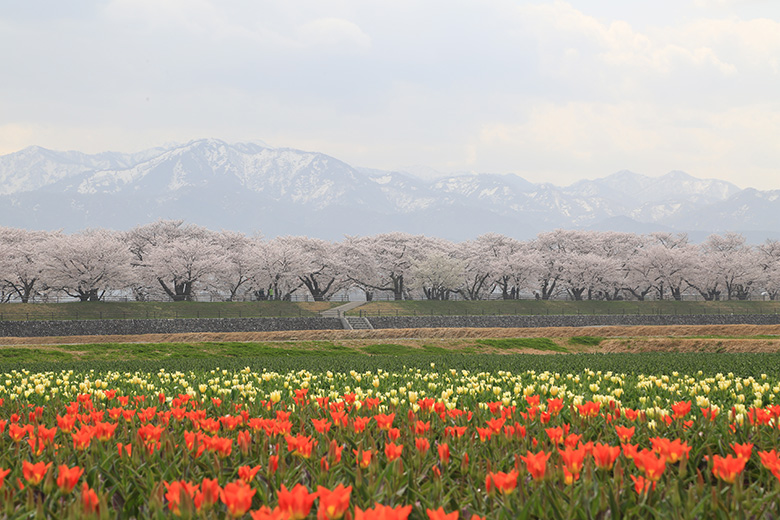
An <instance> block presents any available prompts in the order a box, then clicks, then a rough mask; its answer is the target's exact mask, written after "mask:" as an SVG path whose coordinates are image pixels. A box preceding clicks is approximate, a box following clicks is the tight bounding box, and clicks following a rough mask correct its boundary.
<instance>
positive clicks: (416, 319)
mask: <svg viewBox="0 0 780 520" xmlns="http://www.w3.org/2000/svg"><path fill="white" fill-rule="evenodd" d="M368 320H369V321H370V322H371V325H373V327H374V328H375V329H417V328H451V327H477V328H483V327H589V326H600V325H601V326H606V325H620V326H632V325H777V324H780V315H778V314H706V315H705V314H693V315H682V314H677V315H670V314H665V315H660V316H659V315H656V314H647V315H637V314H611V315H592V314H580V315H576V314H572V315H557V316H387V317H384V316H382V317H373V318H369V319H368Z"/></svg>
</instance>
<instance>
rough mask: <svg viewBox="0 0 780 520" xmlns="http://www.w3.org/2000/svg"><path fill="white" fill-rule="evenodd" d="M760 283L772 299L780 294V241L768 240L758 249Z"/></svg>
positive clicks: (775, 298)
mask: <svg viewBox="0 0 780 520" xmlns="http://www.w3.org/2000/svg"><path fill="white" fill-rule="evenodd" d="M757 260H758V267H759V269H760V275H759V283H760V285H761V287H762V288H763V289H764V291H765V292H766V294H767V296H769V299H770V300H777V299H778V296H780V241H778V240H767V241H766V242H765V243H763V244H762V245H760V246H759V247H758V249H757Z"/></svg>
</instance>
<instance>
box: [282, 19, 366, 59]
mask: <svg viewBox="0 0 780 520" xmlns="http://www.w3.org/2000/svg"><path fill="white" fill-rule="evenodd" d="M296 33H297V40H298V41H299V42H301V43H303V44H305V45H306V46H307V47H310V48H313V49H323V48H324V49H327V50H331V49H338V50H348V51H355V52H365V51H367V50H368V49H369V48H370V47H371V38H370V37H369V36H368V35H367V34H366V33H364V32H363V31H362V30H361V29H360V27H358V26H357V25H356V24H354V23H352V22H350V21H348V20H343V19H340V18H320V19H317V20H312V21H310V22H306V23H305V24H303V25H301V26H300V27H299V28H298V30H297V31H296Z"/></svg>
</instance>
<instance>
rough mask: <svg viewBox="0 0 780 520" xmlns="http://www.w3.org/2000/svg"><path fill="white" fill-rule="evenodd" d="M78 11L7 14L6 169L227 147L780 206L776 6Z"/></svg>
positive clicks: (141, 1) (405, 5)
mask: <svg viewBox="0 0 780 520" xmlns="http://www.w3.org/2000/svg"><path fill="white" fill-rule="evenodd" d="M65 5H66V3H62V2H56V1H54V0H48V1H46V0H31V1H30V2H21V3H18V5H13V6H11V7H9V6H6V8H5V9H4V10H3V11H2V12H1V13H0V46H1V47H2V48H4V49H14V52H6V53H3V54H2V55H0V68H2V70H3V72H4V74H3V78H4V79H3V81H2V82H0V121H2V126H0V153H8V152H11V151H15V150H17V149H20V148H22V147H24V146H28V145H32V144H38V145H41V146H46V147H50V148H58V149H65V148H69V149H80V150H83V151H100V150H105V149H113V150H124V151H133V150H137V149H141V148H145V147H148V146H153V145H157V144H159V143H160V142H166V141H186V140H188V139H191V138H196V137H207V136H209V137H210V136H213V137H219V138H224V139H228V140H234V141H240V140H253V139H262V140H265V141H267V142H269V143H271V144H275V145H280V146H291V147H297V148H303V149H314V150H317V151H323V152H326V153H330V154H332V155H335V156H337V157H339V158H341V159H343V160H346V161H348V162H350V163H352V164H356V165H365V166H372V167H377V168H393V167H395V166H398V165H402V164H425V165H428V166H430V167H433V168H435V169H437V170H442V171H462V170H473V171H478V172H483V171H484V172H488V171H489V172H494V173H509V172H516V173H519V174H521V175H523V176H525V177H526V178H528V179H529V180H533V181H540V180H547V181H550V182H555V183H559V184H561V183H567V182H571V181H573V180H576V179H578V178H582V177H595V176H602V175H607V174H609V173H612V172H613V171H615V170H618V169H623V168H627V169H632V170H635V171H638V172H640V173H644V174H650V175H660V174H663V173H666V171H668V170H671V169H681V170H686V171H688V172H689V173H691V174H693V175H697V176H701V177H706V176H719V177H722V178H724V179H728V180H731V181H733V182H735V183H737V184H739V185H746V184H747V183H750V184H752V185H755V186H757V187H762V188H771V187H774V188H780V183H778V181H777V180H776V175H774V172H772V169H771V168H772V165H773V164H778V163H780V149H778V147H777V146H776V144H775V143H774V142H773V136H777V135H778V134H780V120H778V117H777V116H776V114H778V113H780V110H778V108H780V107H779V106H778V104H779V103H780V102H778V101H777V94H776V93H777V92H778V91H780V64H778V59H780V5H778V4H777V3H774V2H760V1H741V2H738V1H720V0H710V1H700V0H691V1H689V2H677V1H673V0H659V1H658V2H653V3H652V4H649V3H635V2H623V1H618V0H572V1H571V2H562V1H550V2H542V1H537V2H524V1H521V2H517V1H510V0H489V1H476V0H472V1H466V2H457V3H453V2H450V1H444V0H432V1H430V2H423V3H421V2H413V1H411V0H399V1H397V2H384V1H380V0H342V1H339V2H321V1H316V0H302V1H301V2H294V3H292V2H268V1H261V2H257V1H253V0H228V1H224V2H222V1H220V2H217V1H216V0H132V1H131V0H112V1H110V2H98V1H97V0H95V1H91V2H90V1H78V2H73V3H70V2H69V3H67V5H68V6H69V7H68V8H66V7H64V6H65ZM36 13H43V14H36ZM774 140H776V139H774Z"/></svg>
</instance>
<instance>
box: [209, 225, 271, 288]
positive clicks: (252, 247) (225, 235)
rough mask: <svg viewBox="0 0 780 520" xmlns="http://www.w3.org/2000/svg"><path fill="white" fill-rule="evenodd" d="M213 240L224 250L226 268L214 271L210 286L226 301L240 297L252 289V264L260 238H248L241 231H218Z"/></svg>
mask: <svg viewBox="0 0 780 520" xmlns="http://www.w3.org/2000/svg"><path fill="white" fill-rule="evenodd" d="M214 240H215V241H216V243H217V244H218V245H219V247H220V248H221V250H222V251H223V252H224V253H223V254H224V260H225V265H226V269H224V270H223V271H218V272H216V273H214V276H213V277H211V288H212V290H213V292H214V294H215V295H216V296H217V297H223V295H224V299H226V300H228V301H233V300H236V299H240V296H241V295H244V294H247V293H250V292H251V291H252V285H253V283H252V282H253V276H252V275H253V274H254V271H253V269H252V266H253V262H254V257H255V255H256V254H258V253H259V251H258V248H257V247H256V246H257V243H258V242H260V241H261V240H262V238H261V237H260V236H256V237H253V238H251V239H250V238H249V237H247V236H246V235H244V234H243V233H237V232H234V231H220V232H219V233H217V234H216V235H214Z"/></svg>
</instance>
